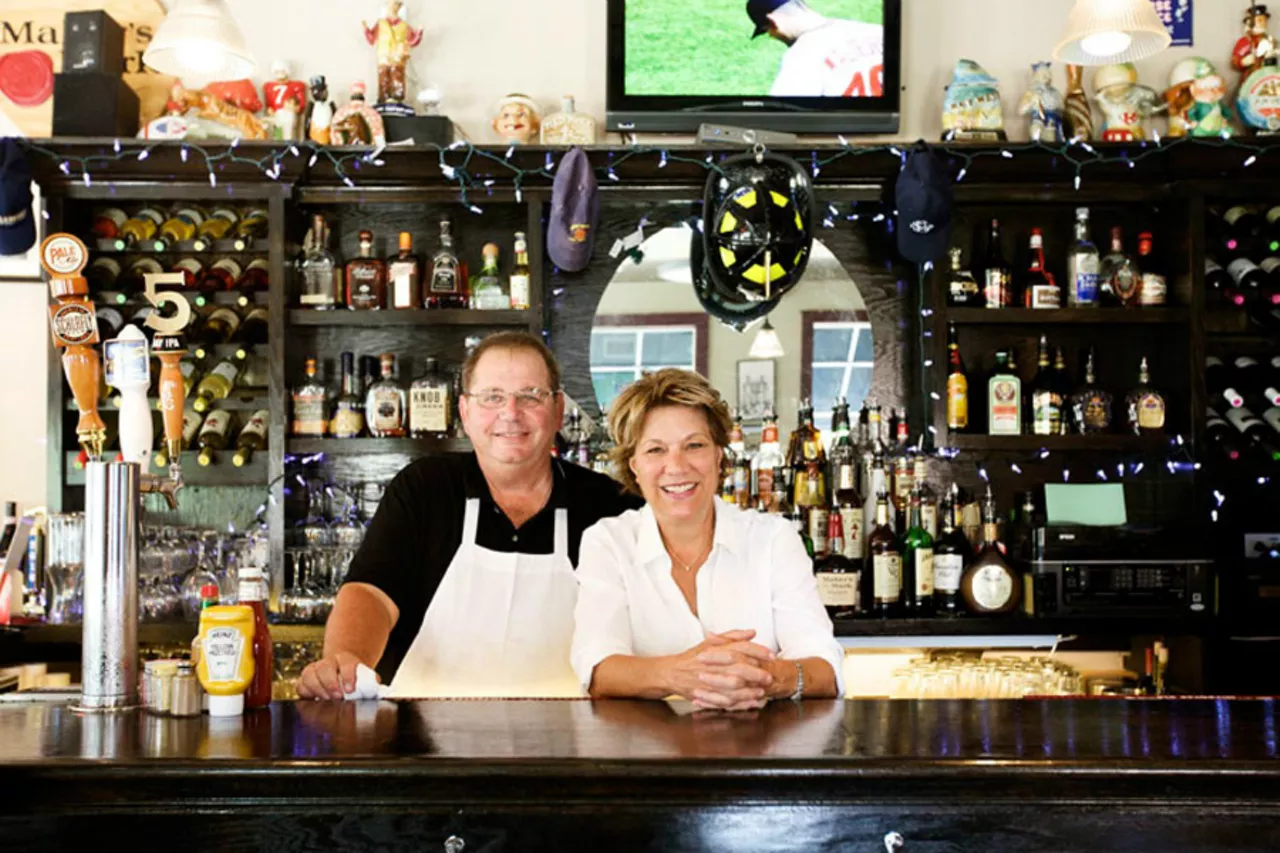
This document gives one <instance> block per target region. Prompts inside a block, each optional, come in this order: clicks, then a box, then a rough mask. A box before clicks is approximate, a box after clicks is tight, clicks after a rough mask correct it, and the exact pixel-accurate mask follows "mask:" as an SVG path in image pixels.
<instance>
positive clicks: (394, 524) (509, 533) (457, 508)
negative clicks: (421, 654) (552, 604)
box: [346, 453, 643, 684]
mask: <svg viewBox="0 0 1280 853" xmlns="http://www.w3.org/2000/svg"><path fill="white" fill-rule="evenodd" d="M551 469H552V473H553V475H554V485H553V487H552V491H551V499H550V500H549V501H548V502H547V505H546V506H545V507H543V509H542V511H541V512H539V513H538V514H537V515H535V516H534V517H533V518H531V519H529V520H528V521H527V522H525V523H524V525H522V526H521V527H520V528H519V529H518V530H517V529H516V527H515V526H514V525H512V523H511V520H510V519H508V518H507V516H506V515H505V514H504V513H503V512H502V510H501V509H499V508H498V505H497V504H496V503H495V502H494V500H493V496H492V495H491V494H490V492H489V484H488V482H487V481H486V480H485V478H484V474H483V473H482V472H481V471H480V465H479V463H478V462H477V461H476V457H475V454H474V453H450V454H441V455H438V456H429V457H425V458H423V459H419V460H418V461H416V462H414V463H412V464H410V465H408V466H406V467H405V468H404V470H402V471H401V472H400V473H399V474H397V475H396V477H395V479H394V480H392V481H391V484H390V485H389V486H387V491H386V494H385V495H383V497H382V501H381V502H380V503H379V504H378V511H377V512H376V513H375V514H374V516H373V521H372V522H371V523H370V524H369V531H368V533H367V534H366V536H365V538H364V543H363V544H362V545H361V546H360V550H359V551H358V552H357V553H356V555H355V558H354V559H352V561H351V567H350V569H349V570H348V572H347V578H346V580H347V581H348V582H351V581H358V582H360V583H367V584H372V585H373V586H376V587H377V588H378V589H380V590H382V591H383V592H385V593H386V594H387V595H388V596H389V597H390V598H391V600H392V601H394V602H395V605H396V607H398V608H399V609H400V619H399V621H397V622H396V624H395V627H394V628H392V629H391V637H390V639H389V640H388V642H387V649H386V651H385V652H383V654H382V660H380V661H379V662H378V667H377V669H378V674H379V675H380V676H382V681H383V683H384V684H385V683H390V681H391V678H392V676H394V675H395V671H396V669H397V668H399V666H400V661H401V660H402V659H403V658H404V656H405V653H406V652H408V651H409V646H410V645H411V644H412V643H413V639H414V637H416V636H417V635H418V630H419V629H420V628H421V627H422V618H423V616H425V615H426V612H427V605H428V604H429V603H430V602H431V599H432V597H433V596H434V595H435V594H436V589H437V588H438V587H439V586H440V581H441V579H442V578H443V577H444V573H445V571H446V570H447V569H448V568H449V563H450V562H452V561H453V556H454V554H455V553H456V552H457V550H458V546H459V545H461V544H462V523H463V514H464V513H465V511H466V501H467V499H468V498H479V499H480V516H479V518H478V519H477V522H476V539H477V540H478V542H479V544H480V546H481V547H482V548H488V549H489V550H491V551H505V552H512V551H519V552H521V553H525V554H550V553H551V552H552V551H553V550H554V539H555V509H556V508H557V507H566V508H567V509H568V511H569V560H570V562H572V563H573V565H574V567H575V568H576V567H577V565H578V543H579V542H581V541H582V532H583V531H584V530H586V529H587V528H588V527H590V526H591V525H593V524H595V523H596V522H597V521H599V520H600V519H602V518H611V517H613V516H615V515H621V514H622V513H623V512H625V511H626V510H629V509H635V508H637V507H639V506H641V505H642V504H643V501H642V500H640V499H639V498H637V497H634V496H631V495H627V494H625V493H624V492H623V491H622V489H621V487H620V486H619V485H618V483H617V482H616V481H614V480H613V479H611V478H609V477H606V476H605V475H603V474H597V473H596V472H594V471H590V470H588V469H586V468H583V467H581V466H578V465H574V464H572V463H569V462H565V461H563V460H559V459H554V460H552V464H551Z"/></svg>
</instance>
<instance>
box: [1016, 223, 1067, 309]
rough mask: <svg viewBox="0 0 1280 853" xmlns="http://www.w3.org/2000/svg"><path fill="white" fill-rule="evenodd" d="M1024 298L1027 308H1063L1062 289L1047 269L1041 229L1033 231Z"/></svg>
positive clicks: (1024, 285)
mask: <svg viewBox="0 0 1280 853" xmlns="http://www.w3.org/2000/svg"><path fill="white" fill-rule="evenodd" d="M1022 297H1023V306H1024V307H1026V308H1061V307H1062V289H1061V288H1059V287H1058V282H1057V281H1055V280H1054V277H1053V273H1051V272H1049V271H1048V270H1047V269H1046V268H1045V263H1044V232H1043V231H1041V230H1040V229H1039V228H1032V229H1031V246H1030V265H1029V266H1028V268H1027V278H1026V281H1024V282H1023V284H1022Z"/></svg>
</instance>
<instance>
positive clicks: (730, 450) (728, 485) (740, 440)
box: [720, 409, 747, 504]
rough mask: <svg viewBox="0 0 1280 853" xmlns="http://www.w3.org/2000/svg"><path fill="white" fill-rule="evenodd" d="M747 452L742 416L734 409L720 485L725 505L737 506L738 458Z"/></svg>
mask: <svg viewBox="0 0 1280 853" xmlns="http://www.w3.org/2000/svg"><path fill="white" fill-rule="evenodd" d="M746 452H747V440H746V437H745V435H744V433H743V430H742V416H741V415H739V414H738V410H737V409H734V410H733V411H732V413H731V414H730V425H729V444H728V445H727V447H726V448H725V455H724V456H725V458H724V464H723V465H721V466H720V467H721V473H722V474H723V479H722V480H721V483H720V499H721V500H722V501H724V502H725V503H729V504H737V502H738V484H737V483H736V482H734V474H735V471H736V463H737V461H738V457H739V456H741V455H742V454H744V453H746Z"/></svg>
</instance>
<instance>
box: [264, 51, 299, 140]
mask: <svg viewBox="0 0 1280 853" xmlns="http://www.w3.org/2000/svg"><path fill="white" fill-rule="evenodd" d="M271 74H272V76H273V77H274V78H275V79H273V80H268V81H267V82H265V83H263V84H262V100H263V101H264V102H265V103H266V110H267V122H268V123H269V124H270V126H271V138H272V139H285V140H288V141H290V142H297V141H298V140H300V139H302V116H303V111H304V110H305V109H306V104H307V86H306V84H305V83H303V82H302V81H301V80H290V79H289V65H288V63H286V62H285V61H284V60H283V59H277V60H276V61H275V62H273V63H271Z"/></svg>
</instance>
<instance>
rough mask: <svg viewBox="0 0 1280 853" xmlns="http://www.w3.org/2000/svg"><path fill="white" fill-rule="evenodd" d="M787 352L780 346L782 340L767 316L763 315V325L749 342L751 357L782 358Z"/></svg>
mask: <svg viewBox="0 0 1280 853" xmlns="http://www.w3.org/2000/svg"><path fill="white" fill-rule="evenodd" d="M786 354H787V352H786V350H784V349H783V348H782V341H781V340H779V338H778V333H777V331H775V330H774V328H773V324H772V323H770V322H769V318H768V317H765V319H764V325H763V326H761V327H760V331H758V332H756V339H755V340H754V341H752V342H751V357H752V358H782V357H783V356H784V355H786Z"/></svg>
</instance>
